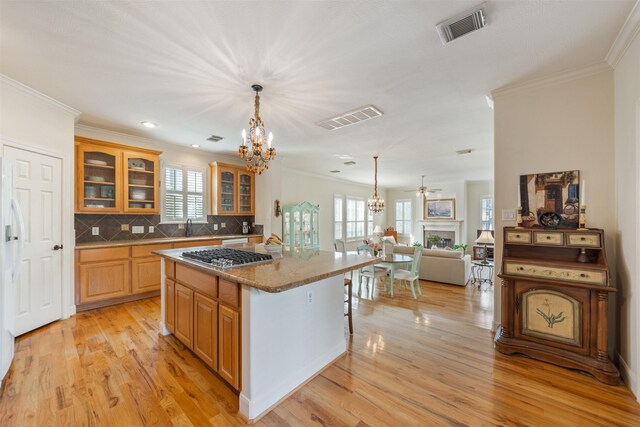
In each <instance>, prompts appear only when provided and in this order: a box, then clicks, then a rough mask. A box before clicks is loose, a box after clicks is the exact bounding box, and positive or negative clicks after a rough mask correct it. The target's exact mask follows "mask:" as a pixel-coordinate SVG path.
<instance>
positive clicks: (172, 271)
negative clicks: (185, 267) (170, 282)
mask: <svg viewBox="0 0 640 427" xmlns="http://www.w3.org/2000/svg"><path fill="white" fill-rule="evenodd" d="M164 273H165V276H167V277H170V278H172V279H175V278H176V263H175V262H173V261H169V260H168V259H165V260H164Z"/></svg>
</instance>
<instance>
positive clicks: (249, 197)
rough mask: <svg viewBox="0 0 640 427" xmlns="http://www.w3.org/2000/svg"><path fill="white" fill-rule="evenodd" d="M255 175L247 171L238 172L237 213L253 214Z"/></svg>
mask: <svg viewBox="0 0 640 427" xmlns="http://www.w3.org/2000/svg"><path fill="white" fill-rule="evenodd" d="M254 182H255V175H254V174H252V173H251V172H247V171H239V172H238V196H239V197H238V213H239V214H241V215H253V214H254V213H255V207H254V206H255V189H254Z"/></svg>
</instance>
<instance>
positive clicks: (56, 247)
mask: <svg viewBox="0 0 640 427" xmlns="http://www.w3.org/2000/svg"><path fill="white" fill-rule="evenodd" d="M63 247H64V246H63V245H55V246H54V247H53V250H54V251H59V250H60V249H62V248H63Z"/></svg>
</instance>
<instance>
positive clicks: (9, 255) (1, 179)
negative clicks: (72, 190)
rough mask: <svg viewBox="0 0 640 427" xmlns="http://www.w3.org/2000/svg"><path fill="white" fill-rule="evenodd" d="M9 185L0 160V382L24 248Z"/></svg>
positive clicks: (7, 361) (9, 355)
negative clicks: (0, 272) (0, 240)
mask: <svg viewBox="0 0 640 427" xmlns="http://www.w3.org/2000/svg"><path fill="white" fill-rule="evenodd" d="M13 182H14V178H13V168H12V167H11V165H10V164H8V162H5V161H3V159H2V158H0V208H1V209H0V225H1V226H2V229H1V230H0V235H1V238H2V242H1V243H0V271H2V274H1V275H0V382H1V381H2V380H3V379H4V377H5V375H6V374H7V371H8V370H9V367H10V366H11V361H12V360H13V351H14V343H15V329H14V327H15V305H16V303H15V287H16V286H17V281H18V275H19V274H20V264H21V260H22V253H23V249H24V241H23V237H24V220H23V217H22V214H21V212H20V206H19V204H18V202H17V200H15V199H14V196H15V195H14V192H15V187H14V185H13Z"/></svg>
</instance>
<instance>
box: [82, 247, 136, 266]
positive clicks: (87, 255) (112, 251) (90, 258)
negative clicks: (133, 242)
mask: <svg viewBox="0 0 640 427" xmlns="http://www.w3.org/2000/svg"><path fill="white" fill-rule="evenodd" d="M129 248H130V246H122V247H118V248H98V249H80V262H96V261H110V260H115V259H127V258H129Z"/></svg>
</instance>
